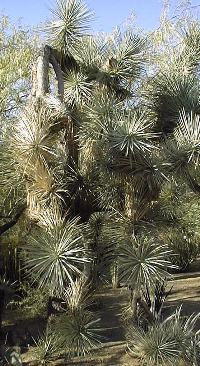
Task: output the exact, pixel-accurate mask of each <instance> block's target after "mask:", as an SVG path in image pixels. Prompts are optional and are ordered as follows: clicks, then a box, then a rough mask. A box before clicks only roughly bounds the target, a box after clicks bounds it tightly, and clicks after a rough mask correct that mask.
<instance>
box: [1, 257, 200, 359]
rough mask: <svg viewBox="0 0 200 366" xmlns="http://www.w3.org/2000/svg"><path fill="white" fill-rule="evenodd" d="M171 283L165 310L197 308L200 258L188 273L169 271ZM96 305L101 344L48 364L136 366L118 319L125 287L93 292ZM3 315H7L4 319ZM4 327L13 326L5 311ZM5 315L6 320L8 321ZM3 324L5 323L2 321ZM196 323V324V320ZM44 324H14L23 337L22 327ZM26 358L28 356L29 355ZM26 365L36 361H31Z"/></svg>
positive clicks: (199, 304) (33, 329) (37, 328)
mask: <svg viewBox="0 0 200 366" xmlns="http://www.w3.org/2000/svg"><path fill="white" fill-rule="evenodd" d="M171 286H173V288H172V292H171V295H170V296H169V298H168V300H167V303H166V307H165V311H166V313H171V312H172V311H173V310H174V309H175V308H176V307H177V306H179V305H181V304H182V307H183V314H184V315H189V314H191V313H193V312H195V313H197V312H199V311H200V260H198V261H196V262H195V263H194V264H193V265H192V266H191V270H190V272H189V273H180V274H175V275H173V278H172V279H171V280H170V281H169V288H170V287H171ZM96 297H97V299H98V302H99V304H100V307H99V311H98V313H99V315H100V317H101V319H102V327H103V328H105V330H104V332H103V335H104V337H105V339H104V345H103V347H102V348H101V349H100V350H98V351H96V354H94V355H93V356H91V357H87V358H84V359H79V358H74V360H73V361H70V362H68V363H66V362H65V363H64V362H63V360H58V361H56V362H54V363H53V364H52V365H54V366H56V365H60V366H61V365H66V366H70V365H71V366H75V365H76V366H87V365H88V366H103V365H105V366H106V365H107V366H118V365H123V366H139V365H140V363H139V362H138V361H137V360H134V359H133V358H131V357H130V356H129V355H128V352H127V348H126V342H125V335H124V329H123V326H122V323H121V314H122V312H123V308H124V307H125V306H126V305H127V303H128V297H129V293H128V292H127V290H125V289H115V290H111V289H107V291H104V292H102V293H101V292H100V293H99V294H97V295H96ZM6 318H7V319H6ZM6 318H5V321H6V326H5V327H4V329H5V330H6V331H7V330H9V328H10V327H11V328H13V321H12V318H13V317H12V316H11V314H9V313H7V314H6ZM8 319H9V322H8ZM4 324H5V323H4ZM199 326H200V324H199ZM43 327H44V322H42V321H40V320H38V321H37V322H36V321H35V320H34V321H31V320H25V321H23V323H22V321H20V320H18V322H17V324H15V326H14V329H15V333H17V334H18V336H20V337H22V338H23V332H24V331H25V329H26V328H29V329H30V328H31V333H33V334H34V336H35V335H36V334H37V333H38V331H41V330H42V328H43ZM27 357H28V354H26V355H25V356H24V361H25V363H24V365H25V364H26V361H27ZM29 360H30V358H29ZM29 365H36V363H35V362H31V363H29Z"/></svg>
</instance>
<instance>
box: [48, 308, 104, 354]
mask: <svg viewBox="0 0 200 366" xmlns="http://www.w3.org/2000/svg"><path fill="white" fill-rule="evenodd" d="M99 322H100V319H99V318H98V317H97V316H96V315H95V314H93V313H91V312H90V311H87V310H78V311H75V312H74V313H71V312H70V311H69V312H67V313H65V314H62V315H60V316H59V317H57V318H56V319H53V321H52V329H53V331H54V332H55V333H56V334H58V335H59V337H60V340H61V341H63V344H64V348H65V354H66V356H67V357H71V356H85V355H86V354H88V353H90V352H91V351H92V350H94V349H95V348H97V347H98V346H99V345H100V343H101V340H102V336H101V328H100V323H99Z"/></svg>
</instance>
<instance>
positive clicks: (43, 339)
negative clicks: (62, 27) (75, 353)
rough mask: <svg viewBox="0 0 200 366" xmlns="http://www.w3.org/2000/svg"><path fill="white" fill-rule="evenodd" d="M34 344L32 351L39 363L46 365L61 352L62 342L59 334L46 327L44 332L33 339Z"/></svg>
mask: <svg viewBox="0 0 200 366" xmlns="http://www.w3.org/2000/svg"><path fill="white" fill-rule="evenodd" d="M35 345H36V346H35V347H34V350H33V353H34V356H36V357H37V360H38V361H39V362H40V364H41V365H48V363H49V361H51V360H52V359H53V358H54V357H57V356H59V355H61V354H62V352H63V343H62V340H61V339H60V337H59V335H57V334H56V333H53V332H52V331H50V330H49V329H48V328H47V330H46V332H45V333H44V334H42V335H41V336H40V337H39V338H38V339H37V340H35Z"/></svg>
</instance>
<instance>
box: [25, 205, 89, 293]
mask: <svg viewBox="0 0 200 366" xmlns="http://www.w3.org/2000/svg"><path fill="white" fill-rule="evenodd" d="M46 215H48V213H47V212H46ZM54 216H59V214H55V215H54ZM43 217H45V215H43ZM41 220H42V221H41V223H40V224H41V225H42V224H43V225H44V229H43V230H41V229H38V230H37V231H35V233H34V234H33V235H32V236H30V237H29V238H28V242H27V245H26V248H25V252H26V256H27V257H26V268H27V270H28V273H29V274H30V276H31V277H32V279H33V280H34V282H36V283H37V284H38V285H39V286H40V287H45V288H47V289H49V291H50V292H51V293H58V294H61V293H62V292H63V291H64V289H65V288H66V287H67V286H68V284H69V283H70V282H73V279H74V278H75V277H76V276H77V275H80V274H81V272H82V271H83V265H84V263H87V262H88V261H89V259H88V255H87V253H86V250H85V248H84V246H83V238H82V234H81V229H80V226H79V225H78V220H77V219H73V220H71V221H67V222H65V220H63V219H60V218H59V217H51V215H50V218H49V220H48V221H47V219H44V220H43V218H42V219H41ZM49 221H50V223H49Z"/></svg>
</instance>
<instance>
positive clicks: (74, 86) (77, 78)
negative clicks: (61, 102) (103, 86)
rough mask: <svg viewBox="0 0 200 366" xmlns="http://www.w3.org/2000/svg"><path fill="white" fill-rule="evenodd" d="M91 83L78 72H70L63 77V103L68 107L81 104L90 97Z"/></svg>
mask: <svg viewBox="0 0 200 366" xmlns="http://www.w3.org/2000/svg"><path fill="white" fill-rule="evenodd" d="M91 89H92V83H91V82H89V81H88V80H87V77H86V76H85V75H84V74H83V73H81V72H78V71H71V72H69V73H68V74H66V75H65V91H64V98H65V102H66V104H67V105H69V106H74V105H76V104H81V102H84V101H87V100H89V99H90V96H91Z"/></svg>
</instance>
